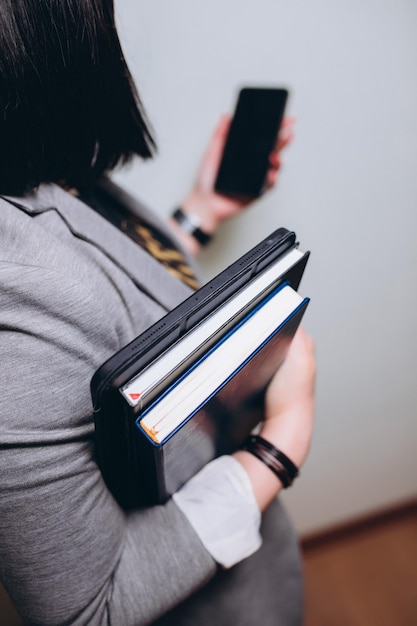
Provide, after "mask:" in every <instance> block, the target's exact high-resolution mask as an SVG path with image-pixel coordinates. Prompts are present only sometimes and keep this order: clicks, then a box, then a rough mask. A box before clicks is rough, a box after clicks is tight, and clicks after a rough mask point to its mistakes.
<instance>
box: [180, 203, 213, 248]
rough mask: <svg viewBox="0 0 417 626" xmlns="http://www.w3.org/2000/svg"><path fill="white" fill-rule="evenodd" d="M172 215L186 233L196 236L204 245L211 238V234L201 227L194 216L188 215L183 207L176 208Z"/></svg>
mask: <svg viewBox="0 0 417 626" xmlns="http://www.w3.org/2000/svg"><path fill="white" fill-rule="evenodd" d="M172 217H173V218H174V220H175V221H176V222H177V224H178V225H179V226H180V227H181V229H182V230H183V231H184V232H185V233H187V234H188V235H191V236H192V237H194V239H196V240H197V241H198V243H201V245H202V246H205V245H206V244H208V242H209V241H210V240H211V235H209V234H208V233H205V232H204V231H202V230H201V228H199V223H198V221H197V219H196V218H195V217H194V216H190V215H187V214H186V213H184V212H183V210H182V209H180V208H178V209H175V211H174V213H173V214H172Z"/></svg>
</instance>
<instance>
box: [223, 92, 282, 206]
mask: <svg viewBox="0 0 417 626" xmlns="http://www.w3.org/2000/svg"><path fill="white" fill-rule="evenodd" d="M287 99H288V90H287V89H279V88H268V87H260V88H258V87H244V88H243V89H241V91H240V92H239V96H238V100H237V104H236V108H235V112H234V115H233V118H232V121H231V124H230V129H229V133H228V136H227V139H226V143H225V147H224V151H223V155H222V159H221V162H220V166H219V170H218V173H217V178H216V181H215V184H214V189H215V190H216V191H217V192H218V193H221V194H224V195H230V196H237V197H243V198H256V197H257V196H259V195H260V194H261V193H262V191H263V190H264V188H265V182H266V175H267V172H268V169H269V155H270V153H271V152H272V150H273V149H274V146H275V143H276V140H277V136H278V132H279V129H280V126H281V123H282V118H283V117H284V111H285V106H286V103H287Z"/></svg>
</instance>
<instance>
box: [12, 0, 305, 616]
mask: <svg viewBox="0 0 417 626" xmlns="http://www.w3.org/2000/svg"><path fill="white" fill-rule="evenodd" d="M0 29H1V39H0V46H1V50H0V105H1V110H2V120H1V122H0V194H1V198H0V222H1V227H0V249H1V258H2V260H1V265H0V269H1V272H0V290H1V302H2V306H1V312H0V327H1V351H2V368H1V389H2V397H1V412H0V454H1V457H0V485H1V492H0V579H1V580H2V582H3V584H4V585H5V587H6V588H7V590H8V592H9V594H10V595H11V597H12V599H13V601H14V603H15V605H16V607H17V609H18V610H19V612H20V613H21V615H22V617H23V618H24V619H25V620H27V621H28V622H29V623H35V624H42V625H44V626H46V625H48V624H54V625H57V624H116V625H117V626H119V625H123V626H128V625H130V624H132V625H136V626H137V625H142V624H150V623H160V624H171V623H172V624H206V623H207V624H209V623H210V624H211V623H213V621H216V622H217V623H218V624H239V625H244V624H255V623H263V624H265V625H269V624H271V625H275V624H280V625H281V626H283V625H285V624H288V625H290V624H291V625H296V624H301V620H302V617H301V615H302V609H301V578H300V563H299V557H298V551H297V542H296V538H295V536H294V533H293V530H292V528H291V526H290V524H289V523H288V520H287V518H286V517H285V514H284V512H283V510H282V508H281V507H280V505H279V503H278V501H277V500H276V496H277V494H278V493H279V492H280V490H281V489H282V487H283V485H282V483H281V481H280V480H279V479H278V478H277V476H276V475H275V474H274V473H273V472H272V471H271V470H270V468H269V467H267V466H266V465H265V464H264V463H263V462H262V461H260V460H259V459H258V458H256V457H255V456H254V455H252V454H251V453H250V452H248V451H244V450H239V451H238V452H236V453H235V454H234V455H232V456H226V457H221V458H220V459H217V460H216V461H214V462H212V463H210V464H209V465H208V466H206V468H204V469H203V470H202V472H200V473H199V474H198V475H197V476H196V477H195V478H194V479H193V480H192V481H190V482H189V483H188V484H187V485H185V487H184V488H183V489H182V490H181V491H180V492H178V494H176V495H175V496H174V498H173V499H171V500H170V501H169V502H168V503H167V504H166V505H164V506H158V507H152V508H141V509H138V510H135V511H132V512H129V513H127V512H125V511H123V510H121V509H120V508H119V507H118V505H117V504H116V502H115V501H114V499H113V497H112V495H111V494H110V493H109V491H108V490H107V488H106V486H105V484H104V482H103V480H102V477H101V475H100V472H99V470H98V468H97V465H96V462H95V457H94V427H93V419H92V409H91V400H90V395H89V382H90V379H91V376H92V374H93V373H94V371H95V370H96V369H97V368H98V367H99V366H100V365H101V364H102V362H103V361H104V360H105V359H107V358H108V357H109V356H111V355H112V354H113V353H114V352H116V351H117V350H119V349H120V348H121V347H122V346H124V345H126V344H127V343H128V342H129V341H131V340H132V339H133V338H134V337H135V336H136V335H137V334H139V333H140V332H141V331H143V330H144V329H145V328H147V327H148V326H149V325H150V324H152V323H153V322H154V321H155V320H157V319H158V318H160V317H161V316H162V315H163V314H164V313H166V312H167V311H168V310H170V309H171V308H172V307H174V306H175V305H176V304H178V303H179V302H180V301H182V300H183V299H184V298H185V297H187V296H188V295H189V294H190V293H191V287H190V284H191V283H192V281H193V278H194V277H193V276H192V271H191V270H190V265H192V262H191V260H190V257H189V254H188V253H191V254H196V253H197V252H198V250H199V246H200V243H199V242H198V241H197V240H195V237H194V236H193V235H190V234H189V233H187V232H183V231H182V229H181V225H180V223H178V222H176V221H175V220H174V221H173V222H172V224H171V225H172V226H173V228H174V231H175V232H176V234H177V236H178V238H175V237H174V235H172V232H171V230H170V229H169V228H168V227H166V226H164V225H163V224H162V223H161V222H160V221H159V220H158V219H157V217H156V216H155V215H153V214H151V213H150V212H149V211H147V210H146V209H145V208H144V207H142V206H141V205H140V204H139V203H138V202H136V201H135V200H133V199H132V198H131V197H129V196H128V195H127V194H126V193H124V192H123V191H122V190H120V189H119V188H117V187H116V186H115V185H114V184H113V183H111V182H110V181H109V179H108V178H106V174H108V173H109V172H111V171H112V169H114V167H115V166H116V165H118V164H122V163H125V162H127V161H129V160H130V159H131V158H132V157H133V156H135V155H139V156H141V157H142V158H148V157H150V156H151V154H152V151H153V148H154V144H153V140H152V137H151V134H150V132H149V130H148V125H147V123H146V120H145V116H144V112H143V108H142V106H141V104H140V101H139V98H138V97H137V94H136V91H135V88H134V86H133V84H132V81H131V78H130V75H129V72H128V69H127V67H126V64H125V62H124V59H123V55H122V52H121V49H120V45H119V41H118V38H117V34H116V30H115V25H114V15H113V5H112V2H111V0H54V1H52V0H51V1H50V2H42V3H33V2H32V1H31V0H7V2H5V3H4V4H3V6H2V11H1V14H0ZM226 132H227V121H223V122H222V123H221V124H220V126H219V129H218V130H217V133H216V135H215V137H214V139H213V141H212V142H211V144H210V147H209V151H208V154H207V155H206V158H205V160H204V162H203V167H202V170H201V172H200V175H199V178H198V181H197V184H196V186H195V188H194V190H193V191H192V193H191V194H190V196H189V197H188V198H187V199H186V201H185V202H184V204H183V212H184V213H185V214H186V215H187V214H188V215H192V214H194V217H193V219H195V215H197V216H198V218H199V220H200V222H199V227H200V230H201V231H202V232H203V233H205V234H206V235H211V234H212V233H213V232H214V230H215V228H216V227H217V225H218V224H219V223H220V222H221V221H222V220H223V219H225V218H227V217H229V216H230V215H232V214H234V213H236V212H238V211H239V210H241V209H242V208H244V205H243V204H241V203H238V202H234V201H231V200H228V199H225V198H222V197H221V196H217V195H216V194H214V192H213V191H212V181H213V178H214V172H215V169H216V166H217V162H218V158H219V154H220V153H221V147H222V144H223V141H224V136H225V133H226ZM287 140H288V137H287V138H285V137H284V140H283V141H282V143H281V146H280V147H282V144H285V143H286V141H287ZM278 165H279V162H278V156H277V155H275V156H273V157H272V158H271V171H270V174H269V181H270V183H271V184H272V183H273V179H274V177H275V175H276V171H277V169H278ZM149 242H150V243H151V245H149ZM162 249H163V250H165V251H166V250H169V251H170V252H171V253H172V255H171V256H172V258H171V259H170V262H169V263H168V265H169V268H168V269H169V271H167V268H166V267H165V266H164V262H165V261H164V259H162V261H163V262H162V261H161V260H158V258H155V257H154V256H153V255H152V254H150V252H149V251H148V250H151V251H155V254H156V256H158V255H157V251H158V250H162ZM178 251H180V252H181V255H182V256H181V258H178V256H176V255H177V253H178ZM163 256H164V257H165V256H166V255H163ZM173 274H175V276H174V275H173ZM178 277H179V278H178ZM313 410H314V356H313V347H312V342H311V339H310V338H309V337H307V336H306V335H305V333H304V332H303V331H302V330H300V331H299V332H298V333H297V335H296V337H295V339H294V342H293V344H292V347H291V350H290V352H289V355H288V358H287V359H286V362H285V364H284V365H283V366H282V367H281V368H280V370H279V372H278V373H277V374H276V376H275V378H274V379H273V381H272V383H271V385H270V387H269V389H268V393H267V397H266V403H265V421H264V424H263V427H262V430H261V435H262V437H264V438H265V439H266V440H267V441H269V442H270V443H272V444H273V445H274V446H276V447H278V448H280V449H281V450H282V451H283V452H284V453H285V454H286V455H287V456H288V457H289V458H290V459H291V460H292V461H293V462H294V463H295V464H296V465H297V466H298V467H299V466H301V465H302V464H303V462H304V459H305V457H306V455H307V452H308V448H309V444H310V439H311V431H312V421H313ZM261 513H263V516H262V522H261ZM260 523H261V534H259V525H260ZM261 544H262V545H261Z"/></svg>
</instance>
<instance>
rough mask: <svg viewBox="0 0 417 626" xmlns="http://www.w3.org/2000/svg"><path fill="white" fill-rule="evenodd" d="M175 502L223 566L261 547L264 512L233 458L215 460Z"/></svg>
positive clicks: (183, 490) (182, 489)
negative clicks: (262, 513) (260, 509)
mask: <svg viewBox="0 0 417 626" xmlns="http://www.w3.org/2000/svg"><path fill="white" fill-rule="evenodd" d="M173 499H174V501H175V504H176V505H177V506H178V508H179V509H181V511H182V512H183V514H184V515H185V516H186V518H187V519H188V521H189V522H190V524H191V525H192V526H193V528H194V530H195V531H196V533H197V535H198V536H199V537H200V540H201V542H202V543H203V545H204V546H205V548H206V549H207V550H208V551H209V552H210V554H211V555H212V556H213V558H214V559H215V560H216V561H217V562H218V563H219V565H221V566H222V567H224V568H229V567H232V566H233V565H235V564H236V563H238V562H239V561H242V560H243V559H245V558H247V557H248V556H250V555H251V554H253V553H254V552H256V550H258V549H259V548H260V546H261V544H262V539H261V535H260V532H259V528H260V524H261V513H260V511H259V507H258V504H257V502H256V500H255V496H254V494H253V490H252V485H251V483H250V480H249V477H248V475H247V473H246V472H245V470H244V469H243V467H242V466H241V465H240V463H239V462H238V461H236V460H235V459H234V458H233V457H231V456H221V457H219V458H217V459H215V460H214V461H211V462H210V463H209V464H208V465H206V466H205V467H204V468H203V469H202V470H201V471H200V472H198V474H196V475H195V476H194V477H193V478H191V480H189V481H188V482H187V483H186V484H185V485H184V486H183V487H182V488H181V489H180V490H179V491H178V492H177V493H176V494H174V495H173Z"/></svg>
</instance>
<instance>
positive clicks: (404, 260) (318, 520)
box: [116, 0, 417, 532]
mask: <svg viewBox="0 0 417 626" xmlns="http://www.w3.org/2000/svg"><path fill="white" fill-rule="evenodd" d="M116 10H117V15H118V22H119V30H120V34H121V39H122V42H123V46H124V49H125V52H126V56H127V58H128V61H129V64H130V67H131V70H132V73H133V75H134V77H135V79H136V80H137V82H138V86H139V90H140V93H141V94H142V97H143V100H144V102H145V104H146V106H147V109H148V112H149V116H150V118H151V120H152V123H153V125H154V127H155V129H156V135H157V139H158V143H159V148H160V150H159V155H158V157H157V158H156V159H155V161H154V162H152V163H150V164H142V163H140V162H138V163H137V164H135V165H134V166H133V167H132V168H131V169H130V170H129V171H128V172H123V173H120V174H118V175H117V179H118V180H119V181H123V183H124V184H125V185H126V186H127V187H128V188H130V189H131V190H133V191H134V192H135V193H136V194H138V195H139V196H141V197H142V199H144V200H145V201H147V202H148V203H149V204H150V205H152V206H153V207H154V208H156V210H158V211H160V213H161V214H165V213H168V212H169V211H170V210H171V208H172V207H173V206H174V205H175V204H176V203H178V202H179V201H181V199H182V198H183V196H184V194H185V193H186V192H187V191H188V188H189V187H190V185H191V182H192V180H193V176H194V173H195V171H196V168H197V164H198V161H199V158H200V155H201V152H202V150H203V148H204V147H205V145H206V143H207V140H208V137H209V136H210V133H211V130H212V128H213V126H214V125H215V123H216V121H217V118H218V116H219V114H220V112H222V111H224V110H229V111H230V110H231V109H232V107H233V103H234V97H235V92H236V90H237V88H238V87H239V86H240V85H242V84H246V83H252V84H253V83H255V84H270V83H275V84H278V85H285V86H288V87H289V88H290V89H291V100H290V106H289V112H290V113H292V114H294V115H295V116H296V117H297V124H296V138H295V141H294V142H293V144H292V146H291V147H290V148H288V150H287V152H286V154H285V157H284V167H283V169H282V173H281V177H280V181H279V185H278V186H277V188H276V189H275V190H274V191H273V192H271V193H269V195H267V196H266V197H265V198H263V199H262V200H261V201H260V202H258V203H257V205H256V206H254V207H253V208H252V209H251V210H250V211H248V212H247V214H245V215H243V216H242V217H239V218H238V219H235V220H234V221H233V223H231V224H229V225H227V226H226V227H224V228H223V230H222V232H221V233H219V235H218V237H217V238H216V241H215V242H214V243H213V245H212V246H211V247H210V249H209V250H207V251H206V252H205V253H204V255H203V258H202V261H203V262H204V266H205V275H206V277H207V278H208V277H209V276H211V275H212V274H213V273H214V272H216V271H218V270H220V269H221V268H223V267H224V266H225V265H227V264H229V263H230V262H231V261H233V260H234V259H235V258H236V257H237V256H238V255H240V254H241V253H243V252H244V251H245V250H246V249H247V248H249V247H250V246H251V245H254V244H255V243H256V242H257V241H258V240H260V239H261V238H262V237H264V236H266V235H268V234H269V232H271V231H272V230H273V229H275V228H277V227H279V226H286V227H288V228H291V229H294V230H295V231H296V232H297V234H298V236H299V239H300V241H301V243H302V246H303V247H304V248H309V249H311V251H312V256H311V259H310V262H309V266H308V268H307V272H306V274H305V277H304V279H303V282H302V288H301V290H300V291H301V292H302V293H303V295H309V296H311V299H312V302H311V305H310V308H309V310H308V312H307V315H306V318H305V325H306V328H307V329H308V330H309V332H311V333H312V334H313V335H314V337H315V339H316V343H317V353H318V368H319V375H318V407H317V427H316V432H315V438H314V442H313V448H312V452H311V455H310V457H309V460H308V462H307V464H306V465H305V468H304V469H303V472H302V478H301V479H299V481H298V484H296V486H295V487H294V488H293V489H292V490H290V491H289V492H288V493H286V494H285V499H286V502H287V504H288V508H289V510H290V512H291V514H292V516H293V517H294V520H295V522H296V525H297V527H298V528H299V530H300V531H301V532H313V531H316V530H319V529H322V528H325V527H327V526H331V525H333V524H335V523H338V522H341V521H344V520H347V519H349V518H352V517H356V516H358V515H362V514H366V513H368V512H371V511H374V510H376V509H379V508H381V507H385V506H390V505H392V504H395V503H399V502H401V501H403V500H406V499H408V498H410V497H412V496H416V495H417V408H416V407H417V380H416V373H417V363H416V356H415V355H416V348H417V340H416V334H417V333H416V322H415V310H416V304H417V299H416V291H415V290H416V277H417V276H416V274H417V271H416V268H417V263H416V261H417V259H416V257H417V245H416V244H417V218H416V205H417V175H416V169H417V78H416V76H417V72H416V69H417V68H416V61H415V60H416V59H417V38H416V36H415V24H416V23H417V4H416V3H415V2H413V0H395V2H394V0H391V1H390V0H382V1H381V0H361V1H360V0H351V1H350V2H340V1H336V2H329V1H328V0H327V1H326V0H316V1H315V2H308V1H307V0H304V1H302V0H293V1H292V2H289V1H287V2H284V1H283V0H211V1H210V2H204V3H203V2H196V1H195V0H194V1H193V0H175V2H174V1H172V0H171V1H169V0H165V1H162V0H116Z"/></svg>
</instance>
